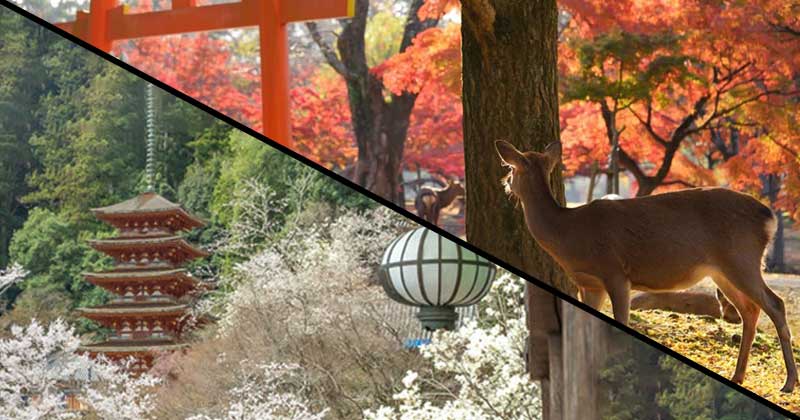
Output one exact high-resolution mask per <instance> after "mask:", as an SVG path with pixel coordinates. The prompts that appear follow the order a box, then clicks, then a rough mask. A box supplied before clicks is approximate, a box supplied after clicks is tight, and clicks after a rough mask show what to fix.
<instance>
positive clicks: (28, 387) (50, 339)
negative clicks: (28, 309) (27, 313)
mask: <svg viewBox="0 0 800 420" xmlns="http://www.w3.org/2000/svg"><path fill="white" fill-rule="evenodd" d="M79 346H80V341H79V339H78V338H77V337H76V336H75V334H74V330H73V329H72V328H71V327H69V326H68V325H67V324H66V323H65V322H64V321H62V320H60V319H58V320H56V321H54V322H53V323H51V324H50V325H49V326H47V328H45V327H44V326H42V325H40V324H39V323H38V322H37V321H36V320H32V321H31V323H30V324H29V325H28V326H27V327H21V326H18V325H15V326H13V327H12V328H11V336H10V337H9V338H5V339H0V384H2V385H0V419H2V420H6V419H8V420H11V419H15V420H16V419H26V420H36V419H59V420H60V419H70V418H77V416H78V413H76V412H71V411H68V410H67V406H66V401H65V392H67V391H69V392H71V393H73V394H74V395H76V397H77V398H78V400H79V401H80V402H81V403H83V404H85V405H86V406H87V407H88V408H89V410H91V411H94V412H95V414H97V415H98V416H99V417H100V418H103V419H121V420H127V419H131V420H133V419H147V418H148V415H149V413H150V412H151V411H152V409H153V401H152V396H151V395H150V391H151V388H152V387H153V386H154V385H155V384H156V383H157V380H156V379H155V378H153V377H151V376H149V375H146V374H143V375H140V376H137V377H133V376H131V375H129V374H128V373H127V372H126V370H125V366H124V365H118V364H114V363H111V362H108V361H106V360H104V359H103V358H97V359H92V358H90V357H89V356H88V355H86V354H82V353H79V352H78V348H79Z"/></svg>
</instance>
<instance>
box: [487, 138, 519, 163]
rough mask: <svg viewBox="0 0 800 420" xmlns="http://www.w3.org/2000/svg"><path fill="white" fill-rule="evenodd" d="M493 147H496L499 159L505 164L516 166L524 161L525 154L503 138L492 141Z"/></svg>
mask: <svg viewBox="0 0 800 420" xmlns="http://www.w3.org/2000/svg"><path fill="white" fill-rule="evenodd" d="M494 147H495V148H496V149H497V154H498V155H500V159H502V160H503V162H504V163H505V164H507V165H511V166H514V167H518V166H520V165H522V162H524V161H525V156H524V155H523V154H522V152H520V151H519V150H517V148H516V147H514V146H513V145H512V144H511V143H509V142H507V141H505V140H497V141H496V142H494Z"/></svg>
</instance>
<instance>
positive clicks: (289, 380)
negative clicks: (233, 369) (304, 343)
mask: <svg viewBox="0 0 800 420" xmlns="http://www.w3.org/2000/svg"><path fill="white" fill-rule="evenodd" d="M243 362H245V363H243V364H242V367H241V372H240V375H241V377H242V378H243V380H242V382H241V383H240V384H239V385H237V386H236V387H234V388H233V389H231V390H230V391H229V394H230V397H231V398H230V401H231V403H230V405H229V406H227V407H225V410H223V411H224V412H223V413H221V415H219V416H210V415H207V414H198V415H195V416H192V417H188V418H187V419H186V420H260V419H265V418H268V419H272V420H322V419H324V418H325V413H326V412H327V411H328V410H327V409H323V410H320V411H316V412H315V411H314V410H312V409H311V408H309V406H310V405H311V403H310V402H309V401H308V399H307V398H306V397H304V396H303V394H304V393H305V392H307V391H308V384H307V378H306V377H305V375H304V374H303V371H302V368H301V367H300V366H298V365H294V364H285V363H252V362H251V361H249V360H245V361H243Z"/></svg>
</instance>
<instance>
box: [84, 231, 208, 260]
mask: <svg viewBox="0 0 800 420" xmlns="http://www.w3.org/2000/svg"><path fill="white" fill-rule="evenodd" d="M89 245H91V246H92V248H94V249H96V250H98V251H114V250H130V249H134V248H136V247H148V246H175V247H178V248H180V249H181V250H183V251H185V252H186V253H187V254H189V255H190V256H193V257H207V256H208V255H209V253H208V252H206V251H203V250H202V249H200V248H196V247H194V246H193V245H192V244H190V243H189V242H187V241H186V240H185V239H183V238H182V237H180V236H159V237H151V238H124V237H120V238H111V239H95V240H91V241H89Z"/></svg>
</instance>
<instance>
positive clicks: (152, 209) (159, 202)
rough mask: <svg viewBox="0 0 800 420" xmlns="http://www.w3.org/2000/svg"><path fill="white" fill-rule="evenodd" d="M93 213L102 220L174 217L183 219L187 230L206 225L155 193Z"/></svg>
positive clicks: (93, 211) (178, 205)
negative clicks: (161, 215)
mask: <svg viewBox="0 0 800 420" xmlns="http://www.w3.org/2000/svg"><path fill="white" fill-rule="evenodd" d="M92 213H94V215H95V216H96V217H97V218H98V219H100V220H113V219H124V218H128V217H132V216H133V217H135V216H142V215H158V214H163V215H174V216H177V217H178V218H180V219H181V221H182V222H183V224H182V226H183V227H184V228H185V229H187V230H188V229H193V228H197V227H201V226H204V225H205V222H204V221H203V220H201V219H199V218H198V217H195V216H193V215H191V214H190V213H189V212H187V211H186V210H185V209H184V208H183V207H182V206H181V205H180V204H176V203H173V202H171V201H169V200H167V199H166V198H164V197H162V196H161V195H159V194H156V193H154V192H146V193H143V194H139V195H137V196H136V197H134V198H131V199H129V200H125V201H123V202H120V203H117V204H112V205H110V206H106V207H98V208H94V209H92Z"/></svg>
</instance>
